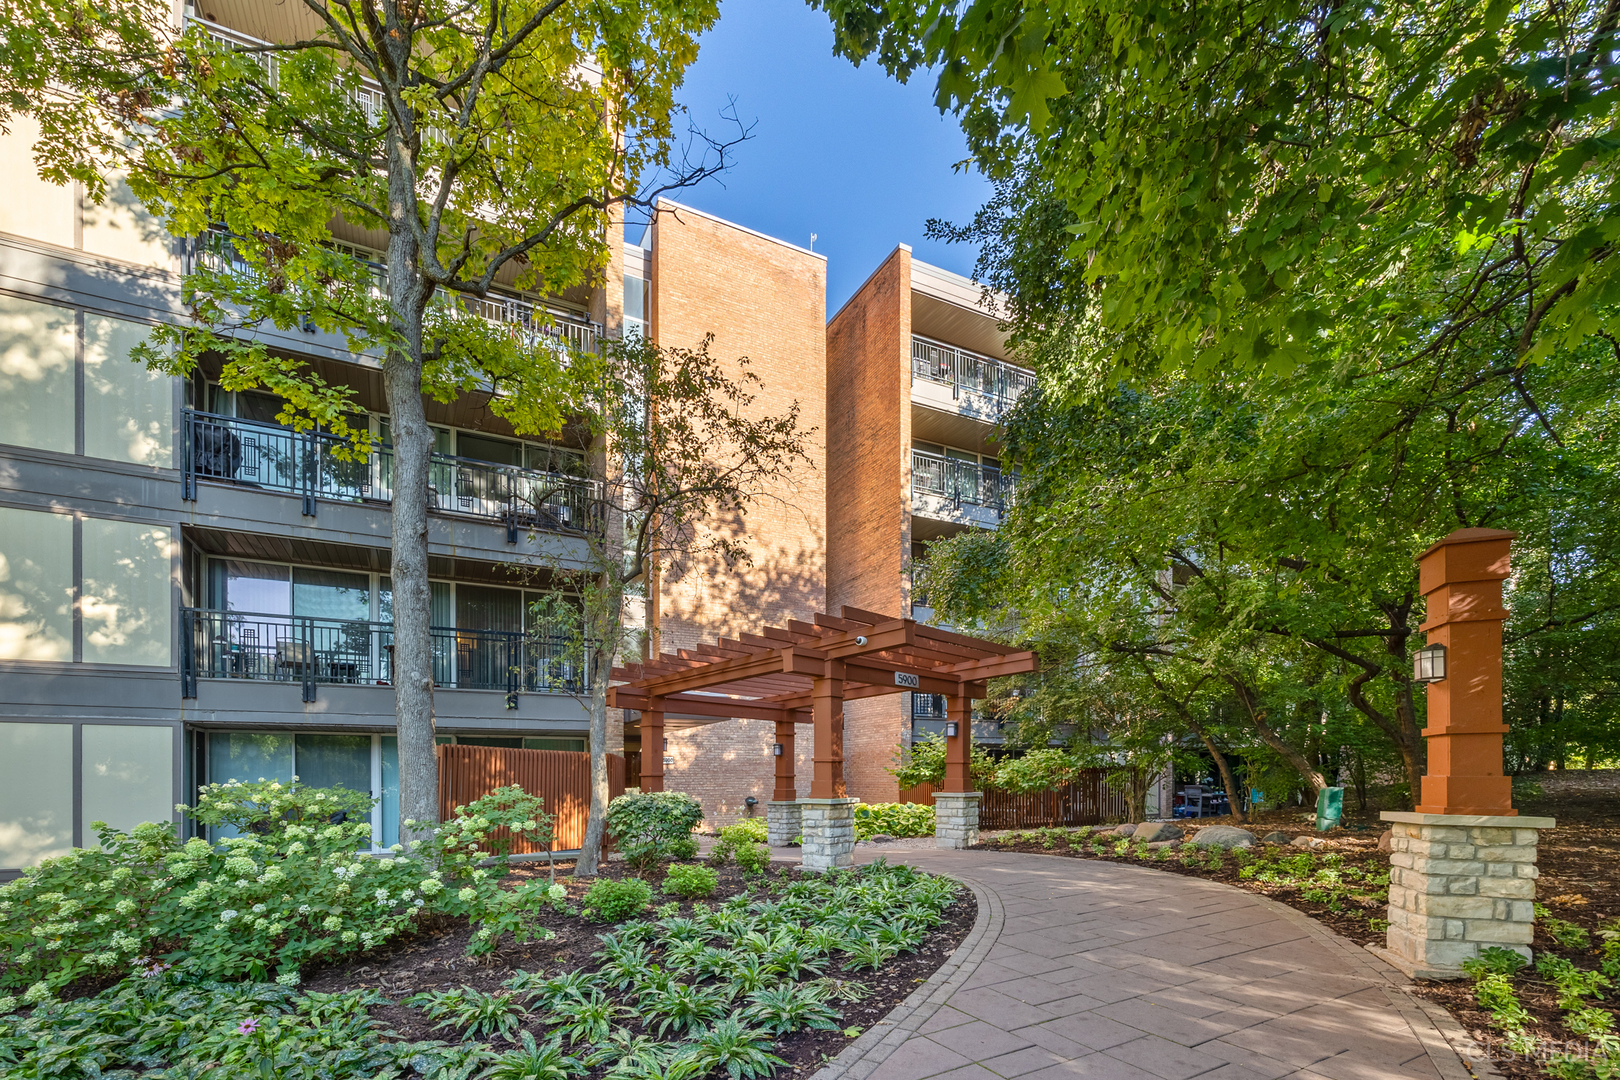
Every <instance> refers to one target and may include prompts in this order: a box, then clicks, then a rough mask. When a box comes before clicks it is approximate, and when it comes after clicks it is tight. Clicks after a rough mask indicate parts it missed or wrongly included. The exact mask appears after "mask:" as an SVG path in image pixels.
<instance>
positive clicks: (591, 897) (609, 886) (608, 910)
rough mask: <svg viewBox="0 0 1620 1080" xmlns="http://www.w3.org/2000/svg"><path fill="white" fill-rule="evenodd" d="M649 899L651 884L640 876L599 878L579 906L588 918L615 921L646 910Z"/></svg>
mask: <svg viewBox="0 0 1620 1080" xmlns="http://www.w3.org/2000/svg"><path fill="white" fill-rule="evenodd" d="M615 801H617V800H615ZM651 901H652V886H651V885H648V884H647V883H646V882H645V881H642V880H641V879H640V878H625V879H624V880H622V881H613V880H611V879H609V878H601V879H600V880H598V881H597V882H596V884H594V885H592V886H591V887H590V890H589V891H588V892H586V893H585V901H584V903H583V904H581V905H580V907H581V909H582V910H583V911H584V913H585V917H586V918H588V919H594V920H596V921H597V922H615V923H616V922H623V921H624V920H626V919H628V918H630V916H632V915H639V914H641V913H642V912H643V911H646V910H647V905H648V904H649V903H650V902H651Z"/></svg>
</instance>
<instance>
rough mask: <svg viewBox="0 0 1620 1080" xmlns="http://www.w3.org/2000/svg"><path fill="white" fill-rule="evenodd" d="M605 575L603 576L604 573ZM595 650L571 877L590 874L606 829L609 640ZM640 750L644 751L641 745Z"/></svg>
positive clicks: (609, 673)
mask: <svg viewBox="0 0 1620 1080" xmlns="http://www.w3.org/2000/svg"><path fill="white" fill-rule="evenodd" d="M604 576H606V575H604ZM597 640H598V644H597V646H596V650H595V652H593V653H592V654H591V656H592V659H591V663H590V664H589V665H588V670H589V671H590V675H591V697H590V704H589V706H588V707H587V711H588V712H589V713H590V721H591V734H590V749H591V808H590V816H589V817H587V818H586V819H585V839H584V841H583V842H582V843H581V844H580V849H579V858H578V859H577V860H576V861H575V863H574V876H575V877H594V876H595V875H596V870H597V866H598V864H599V862H600V860H601V857H602V837H603V834H604V833H605V832H606V831H607V808H608V796H609V795H610V794H611V789H610V788H609V787H608V767H607V733H608V719H607V687H608V681H609V679H610V677H611V676H612V674H613V653H614V652H615V651H616V650H614V649H613V648H612V647H611V642H612V640H616V639H610V638H607V637H606V636H603V637H599V638H598V639H597ZM641 749H642V753H643V754H645V753H646V752H647V748H646V747H645V746H643V747H642V748H641Z"/></svg>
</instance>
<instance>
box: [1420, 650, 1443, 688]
mask: <svg viewBox="0 0 1620 1080" xmlns="http://www.w3.org/2000/svg"><path fill="white" fill-rule="evenodd" d="M1445 677H1446V647H1445V646H1444V645H1429V646H1427V647H1425V648H1422V649H1419V650H1418V651H1417V652H1416V653H1414V654H1413V655H1412V681H1413V682H1420V683H1436V682H1440V681H1442V680H1444V679H1445Z"/></svg>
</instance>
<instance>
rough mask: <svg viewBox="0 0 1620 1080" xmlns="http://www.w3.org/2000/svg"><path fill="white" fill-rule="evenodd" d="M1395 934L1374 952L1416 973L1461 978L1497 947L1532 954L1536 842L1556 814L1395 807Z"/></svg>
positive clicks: (1392, 921)
mask: <svg viewBox="0 0 1620 1080" xmlns="http://www.w3.org/2000/svg"><path fill="white" fill-rule="evenodd" d="M1382 816H1383V819H1384V820H1385V821H1387V822H1389V823H1390V828H1391V830H1392V835H1391V837H1390V856H1389V865H1390V871H1389V931H1388V936H1387V938H1386V947H1385V948H1382V949H1378V948H1374V949H1373V950H1372V951H1373V952H1374V953H1375V954H1376V955H1378V956H1379V957H1381V958H1382V959H1384V960H1385V961H1386V962H1388V963H1389V964H1391V965H1393V966H1394V967H1396V968H1398V969H1399V970H1401V971H1403V972H1405V973H1406V974H1407V975H1410V976H1412V977H1413V978H1420V979H1459V978H1463V977H1464V973H1463V970H1462V964H1463V961H1464V960H1469V959H1472V958H1473V957H1475V956H1478V955H1479V953H1480V951H1481V950H1483V949H1488V948H1491V947H1492V946H1496V947H1499V948H1504V949H1512V950H1513V951H1514V952H1517V953H1519V954H1520V955H1521V956H1523V957H1524V958H1525V959H1527V960H1528V959H1530V942H1531V939H1532V938H1533V937H1534V934H1535V899H1536V840H1537V837H1538V835H1539V830H1541V829H1550V828H1552V827H1553V824H1554V822H1553V819H1552V818H1530V817H1494V816H1491V817H1487V816H1482V815H1463V814H1414V813H1405V812H1388V813H1385V814H1384V815H1382Z"/></svg>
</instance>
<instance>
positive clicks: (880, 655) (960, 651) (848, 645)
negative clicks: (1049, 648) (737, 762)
mask: <svg viewBox="0 0 1620 1080" xmlns="http://www.w3.org/2000/svg"><path fill="white" fill-rule="evenodd" d="M1035 668H1036V660H1035V654H1034V653H1031V652H1020V651H1018V650H1016V649H1012V648H1009V647H1008V646H1005V645H999V644H997V643H996V642H994V641H986V640H984V639H983V638H976V637H968V636H967V635H965V634H955V633H952V632H950V631H949V630H940V629H937V628H935V627H932V626H925V625H923V624H921V623H918V622H917V621H916V620H914V619H891V618H887V617H885V616H882V615H876V614H873V613H872V612H869V611H861V610H860V609H858V608H851V607H845V608H841V609H839V614H838V616H837V617H834V616H831V615H816V616H815V617H814V621H813V622H808V623H806V622H799V621H797V620H790V621H789V622H788V624H787V626H785V627H779V626H766V627H763V628H761V630H760V632H759V633H757V634H739V635H738V636H737V637H736V638H735V639H733V638H721V639H720V640H719V641H717V642H715V643H714V644H713V645H699V646H698V647H697V648H696V649H682V650H680V651H679V652H676V653H664V654H663V655H661V656H659V657H658V659H656V660H653V661H649V662H648V663H644V664H632V665H629V666H628V667H622V668H614V669H613V677H614V678H615V679H619V680H623V681H624V683H625V685H621V686H615V687H613V688H611V689H610V690H608V705H609V706H610V707H613V708H620V709H634V710H636V711H638V712H640V713H641V746H642V754H641V790H643V791H662V790H664V755H663V752H662V748H663V740H664V717H665V715H666V714H668V713H675V714H678V715H686V716H699V717H713V718H714V719H716V720H723V719H731V718H743V719H752V720H771V721H774V722H775V723H776V742H777V744H778V747H779V749H777V750H775V751H774V753H775V754H776V790H775V793H774V794H773V795H772V796H771V797H772V799H773V800H774V801H778V802H792V801H794V800H795V798H796V795H795V789H794V783H793V731H794V725H795V724H814V725H815V727H814V729H813V731H814V750H815V770H814V774H813V776H812V778H811V784H810V797H811V798H812V799H841V798H844V797H845V789H844V702H846V701H856V700H859V699H861V698H870V697H880V696H882V695H885V694H899V693H905V692H908V691H910V692H915V693H919V694H940V695H943V696H944V697H945V698H946V701H947V706H946V722H947V728H946V730H947V735H946V739H945V743H946V771H945V786H944V789H943V790H945V791H969V790H971V781H972V777H971V776H970V775H969V761H970V760H971V744H972V739H973V735H972V708H973V699H974V698H982V697H984V696H985V695H986V691H985V681H986V680H987V679H994V678H998V677H1000V676H1003V675H1022V674H1025V673H1028V672H1032V671H1034V670H1035ZM952 723H954V725H955V731H956V734H955V735H950V734H949V732H950V730H951V729H950V725H951V724H952Z"/></svg>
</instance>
